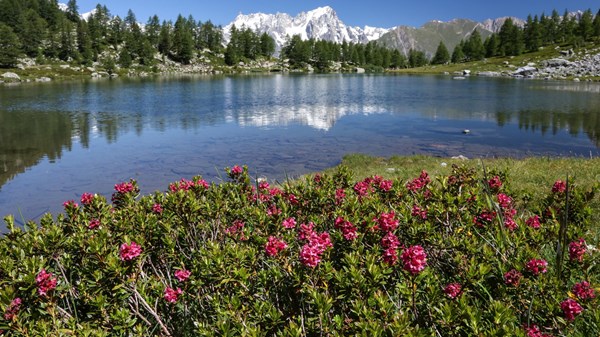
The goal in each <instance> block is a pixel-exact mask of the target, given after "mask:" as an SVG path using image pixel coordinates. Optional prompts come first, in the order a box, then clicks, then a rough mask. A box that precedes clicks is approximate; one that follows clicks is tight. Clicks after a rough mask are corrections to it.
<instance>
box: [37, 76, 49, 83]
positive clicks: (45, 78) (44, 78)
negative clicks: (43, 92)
mask: <svg viewBox="0 0 600 337" xmlns="http://www.w3.org/2000/svg"><path fill="white" fill-rule="evenodd" d="M35 81H36V82H50V81H52V79H51V78H50V77H40V78H36V79H35Z"/></svg>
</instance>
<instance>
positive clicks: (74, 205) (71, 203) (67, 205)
mask: <svg viewBox="0 0 600 337" xmlns="http://www.w3.org/2000/svg"><path fill="white" fill-rule="evenodd" d="M63 207H64V208H65V209H69V208H77V207H79V205H78V204H77V203H76V202H75V201H73V200H67V201H65V202H63Z"/></svg>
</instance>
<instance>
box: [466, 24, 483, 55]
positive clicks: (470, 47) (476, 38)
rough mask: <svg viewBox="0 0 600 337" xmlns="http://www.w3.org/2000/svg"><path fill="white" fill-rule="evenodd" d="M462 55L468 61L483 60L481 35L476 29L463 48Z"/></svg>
mask: <svg viewBox="0 0 600 337" xmlns="http://www.w3.org/2000/svg"><path fill="white" fill-rule="evenodd" d="M463 53H464V54H465V57H466V58H467V59H468V60H483V58H484V57H485V48H484V47H483V41H481V34H480V33H479V31H478V30H477V29H475V30H473V32H472V33H471V35H470V36H469V39H468V40H467V42H465V44H464V46H463Z"/></svg>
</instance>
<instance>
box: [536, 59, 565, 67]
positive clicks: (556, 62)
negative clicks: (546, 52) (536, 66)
mask: <svg viewBox="0 0 600 337" xmlns="http://www.w3.org/2000/svg"><path fill="white" fill-rule="evenodd" d="M541 64H542V67H551V68H555V67H567V66H569V65H571V62H569V61H567V60H565V59H559V58H556V59H549V60H544V61H542V63H541Z"/></svg>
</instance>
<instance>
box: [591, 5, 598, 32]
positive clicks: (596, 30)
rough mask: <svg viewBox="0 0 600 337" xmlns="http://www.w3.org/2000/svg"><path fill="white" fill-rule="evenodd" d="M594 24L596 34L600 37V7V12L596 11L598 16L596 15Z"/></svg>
mask: <svg viewBox="0 0 600 337" xmlns="http://www.w3.org/2000/svg"><path fill="white" fill-rule="evenodd" d="M592 25H593V28H594V36H595V37H600V9H599V10H598V13H596V16H595V17H594V22H593V24H592Z"/></svg>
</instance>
